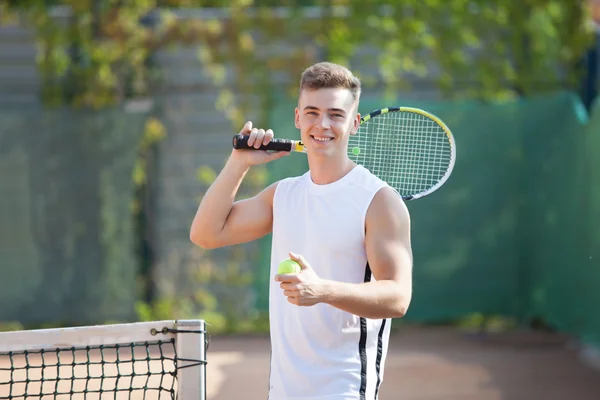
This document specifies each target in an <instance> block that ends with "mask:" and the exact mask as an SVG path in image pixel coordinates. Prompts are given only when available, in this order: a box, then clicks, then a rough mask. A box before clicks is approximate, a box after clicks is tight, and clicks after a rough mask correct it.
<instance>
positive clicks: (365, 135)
mask: <svg viewBox="0 0 600 400" xmlns="http://www.w3.org/2000/svg"><path fill="white" fill-rule="evenodd" d="M355 147H358V148H359V149H360V152H359V153H358V155H355V156H353V159H354V160H355V161H356V162H357V163H358V164H361V165H363V166H364V167H365V168H367V169H369V170H370V171H371V172H372V173H373V174H375V175H376V176H378V177H380V178H381V179H383V180H384V181H386V182H387V183H388V184H389V185H390V186H392V187H394V188H396V189H397V190H398V191H399V192H400V193H401V194H402V195H414V194H417V193H422V192H425V191H427V190H428V189H430V188H432V187H433V186H435V185H436V184H437V183H438V182H439V181H440V180H441V179H442V178H443V176H444V175H445V174H446V172H447V171H448V168H449V166H450V164H451V158H452V148H451V143H450V141H449V139H448V137H447V135H446V134H445V132H444V130H443V129H442V127H441V126H440V125H438V124H437V123H436V122H435V121H434V120H432V119H430V118H428V117H426V116H424V115H421V114H418V113H414V112H390V113H385V114H381V115H379V116H377V117H374V118H372V119H371V120H370V121H368V122H367V123H365V124H363V125H361V127H360V130H359V132H358V133H357V134H356V135H353V136H351V137H350V142H349V149H353V148H355Z"/></svg>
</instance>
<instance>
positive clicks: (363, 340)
mask: <svg viewBox="0 0 600 400" xmlns="http://www.w3.org/2000/svg"><path fill="white" fill-rule="evenodd" d="M364 281H365V282H370V281H371V267H369V263H368V262H367V265H366V267H365V280H364ZM358 353H359V355H360V400H366V397H365V396H366V392H367V320H366V319H365V318H363V317H361V318H360V339H359V341H358Z"/></svg>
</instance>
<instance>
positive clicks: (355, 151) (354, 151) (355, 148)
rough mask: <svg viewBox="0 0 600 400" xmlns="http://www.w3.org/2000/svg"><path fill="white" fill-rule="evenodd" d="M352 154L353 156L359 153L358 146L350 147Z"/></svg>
mask: <svg viewBox="0 0 600 400" xmlns="http://www.w3.org/2000/svg"><path fill="white" fill-rule="evenodd" d="M352 154H354V155H355V156H357V155H359V154H360V148H359V147H354V148H352Z"/></svg>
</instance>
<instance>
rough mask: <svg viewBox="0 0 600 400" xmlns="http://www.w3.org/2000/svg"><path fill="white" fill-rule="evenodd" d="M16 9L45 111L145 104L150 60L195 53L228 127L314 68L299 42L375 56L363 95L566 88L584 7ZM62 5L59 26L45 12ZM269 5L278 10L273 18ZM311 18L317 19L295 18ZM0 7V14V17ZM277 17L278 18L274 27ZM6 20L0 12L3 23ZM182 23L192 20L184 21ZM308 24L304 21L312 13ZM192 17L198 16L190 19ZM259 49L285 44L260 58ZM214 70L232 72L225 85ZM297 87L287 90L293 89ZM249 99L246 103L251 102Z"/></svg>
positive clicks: (351, 2) (335, 55)
mask: <svg viewBox="0 0 600 400" xmlns="http://www.w3.org/2000/svg"><path fill="white" fill-rule="evenodd" d="M382 3H383V2H380V1H375V0H327V1H310V2H309V1H295V2H291V1H280V2H274V1H264V0H263V1H260V0H232V1H218V0H213V1H202V0H128V1H119V0H63V1H58V0H56V1H47V0H25V1H18V2H16V1H12V2H7V3H4V8H5V9H4V10H0V11H1V13H0V14H1V15H2V16H3V19H4V20H5V21H10V20H14V19H15V18H17V16H19V17H20V18H24V19H25V20H26V21H28V22H29V23H32V24H33V25H34V26H35V29H36V31H37V33H38V38H37V40H38V48H39V57H38V63H39V67H40V70H41V72H42V76H43V79H44V86H43V96H44V99H45V101H46V102H47V103H48V104H64V103H68V104H71V105H76V106H86V107H95V108H98V107H104V106H107V105H113V104H115V103H118V102H120V101H122V100H123V99H125V98H132V97H133V98H135V97H140V96H141V97H144V96H149V95H151V87H152V85H151V83H152V80H153V79H154V78H156V77H155V76H154V75H153V74H154V72H155V71H153V69H152V66H151V63H150V62H149V59H150V57H151V55H152V54H153V52H155V51H156V50H158V49H162V48H166V47H169V46H171V45H174V44H187V45H197V46H198V48H199V58H200V60H201V61H202V63H203V64H204V66H205V67H206V68H207V70H208V71H209V74H210V75H211V77H212V78H213V80H214V81H215V82H216V83H217V84H220V85H222V88H223V91H222V94H221V97H220V98H219V100H218V102H217V107H218V108H219V109H221V110H223V111H224V112H227V113H228V114H229V116H230V117H231V118H232V121H234V122H235V124H236V126H239V125H240V123H241V121H242V120H243V117H244V107H243V106H240V107H241V108H239V107H237V105H236V104H234V101H235V100H234V99H236V98H238V97H239V95H240V93H241V92H244V90H245V89H249V90H253V91H254V90H255V86H256V85H255V84H256V83H262V84H264V85H269V84H270V82H269V78H270V77H271V76H273V74H275V73H277V72H288V73H289V74H290V76H297V74H298V73H299V72H300V71H301V70H302V69H303V68H304V67H306V65H307V64H308V63H309V62H311V61H314V60H315V57H316V56H315V55H314V54H313V51H312V50H311V49H309V48H308V47H307V46H306V43H307V42H309V43H310V42H312V43H314V44H317V45H318V46H320V47H321V48H323V49H324V50H325V54H326V57H327V58H328V59H329V60H331V61H336V62H340V63H346V64H352V62H353V61H354V60H353V59H352V57H353V54H354V53H355V50H356V49H357V48H358V47H373V48H377V49H382V50H383V51H381V52H378V53H377V54H374V55H373V57H371V58H370V59H369V60H364V59H363V60H360V61H361V63H365V62H368V63H370V66H371V69H370V72H369V73H368V74H367V73H365V74H363V76H361V78H362V79H363V80H364V82H365V84H369V83H373V82H375V80H376V79H379V78H381V79H383V81H384V83H385V87H386V88H387V89H388V90H390V91H394V90H396V89H397V88H399V87H402V86H403V85H405V84H406V77H407V76H409V75H412V76H415V75H416V76H418V77H424V78H426V77H431V76H432V75H431V74H432V72H431V71H430V69H429V68H428V67H429V66H428V65H427V64H426V62H430V61H432V62H434V63H437V64H438V65H439V66H440V68H441V71H440V74H439V75H436V76H435V78H434V79H435V83H436V84H437V85H439V86H440V87H442V88H443V89H445V90H446V93H447V94H448V95H449V96H453V97H472V98H473V97H474V98H484V99H497V98H504V97H508V96H513V95H515V94H521V93H524V94H529V93H534V92H538V91H543V90H547V89H556V88H558V87H562V88H564V87H565V86H569V85H572V84H573V83H574V79H576V77H577V72H578V71H577V66H578V63H579V61H580V58H581V56H582V55H583V54H584V53H585V51H586V50H587V49H588V48H589V45H590V43H591V39H592V36H591V35H592V27H591V26H590V24H589V16H588V12H589V11H588V9H587V7H586V3H585V2H575V3H574V2H572V1H571V0H526V1H522V0H506V1H503V2H489V1H483V0H454V1H451V2H446V1H440V0H406V1H402V2H396V3H395V4H385V5H383V4H382ZM57 5H64V6H68V9H69V10H70V11H69V12H68V13H66V14H65V15H66V16H65V17H62V18H59V17H56V16H54V17H52V16H51V15H50V10H51V8H50V7H51V6H54V7H55V6H57ZM275 5H277V6H278V7H274V6H275ZM308 6H313V7H314V6H320V8H319V10H320V14H321V17H319V18H315V17H306V16H307V15H308V14H309V11H310V10H313V11H314V10H315V8H312V9H310V10H309V9H308ZM0 7H2V6H0ZM203 7H209V8H215V7H217V8H223V9H225V10H226V11H227V13H226V14H227V15H228V17H227V18H220V19H218V18H217V17H211V18H209V17H207V16H202V18H180V17H176V15H175V12H177V13H178V15H179V16H185V15H186V9H192V8H194V9H197V8H203ZM282 7H286V10H287V11H288V18H287V19H286V20H285V23H282V19H281V13H282ZM9 11H10V12H9ZM187 11H188V12H189V14H190V15H191V14H192V13H191V11H190V10H187ZM313 11H311V13H313V14H314V12H313ZM201 14H202V13H200V14H198V15H201ZM257 38H260V42H261V43H270V44H273V45H277V44H281V43H286V47H285V48H286V51H285V52H281V53H280V54H277V55H275V54H271V55H269V57H268V58H265V56H264V52H263V51H261V49H260V48H258V46H259V45H258V44H257ZM225 65H232V66H233V67H234V68H235V71H234V72H235V73H234V74H233V79H234V82H230V81H229V79H226V73H225ZM295 84H296V82H295V81H294V82H292V87H291V88H290V89H292V90H293V89H294V88H295ZM254 94H255V93H254Z"/></svg>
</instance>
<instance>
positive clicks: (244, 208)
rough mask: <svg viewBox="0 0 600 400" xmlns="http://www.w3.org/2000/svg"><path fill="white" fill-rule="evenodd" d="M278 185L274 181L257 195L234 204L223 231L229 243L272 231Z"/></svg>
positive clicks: (240, 241)
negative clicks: (274, 201)
mask: <svg viewBox="0 0 600 400" xmlns="http://www.w3.org/2000/svg"><path fill="white" fill-rule="evenodd" d="M276 185H277V184H276V183H274V184H272V185H270V186H269V187H267V188H266V189H264V190H263V191H262V192H260V193H259V194H257V195H256V196H254V197H251V198H248V199H244V200H239V201H236V202H235V203H234V204H233V206H232V208H231V212H230V213H229V215H228V216H227V220H226V221H225V226H224V227H223V232H222V235H223V237H224V238H228V240H227V242H228V244H237V243H243V242H248V241H252V240H256V239H259V238H261V237H263V236H265V235H266V234H268V233H269V232H270V231H271V229H272V225H273V195H274V193H275V188H276Z"/></svg>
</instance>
